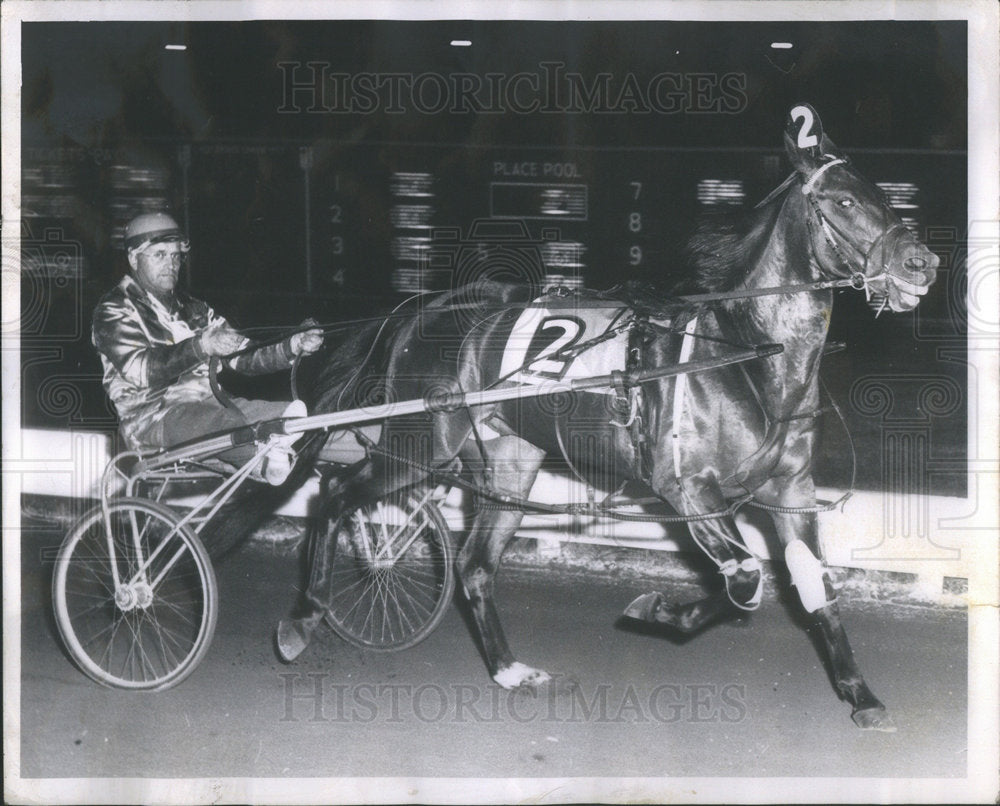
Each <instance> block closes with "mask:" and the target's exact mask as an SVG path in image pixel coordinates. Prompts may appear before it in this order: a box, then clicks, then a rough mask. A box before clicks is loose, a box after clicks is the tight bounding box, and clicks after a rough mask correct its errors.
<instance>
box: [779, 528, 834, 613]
mask: <svg viewBox="0 0 1000 806" xmlns="http://www.w3.org/2000/svg"><path fill="white" fill-rule="evenodd" d="M785 562H786V563H787V564H788V572H789V573H790V574H791V575H792V584H793V585H794V586H795V589H796V590H797V591H798V592H799V598H800V599H801V600H802V606H803V607H804V608H805V609H806V612H807V613H815V612H816V611H817V610H819V609H821V608H823V607H826V606H827V605H829V604H833V602H831V601H828V600H827V598H826V583H825V581H824V579H823V577H824V576H826V568H824V567H823V563H821V562H820V561H819V560H818V559H817V558H816V555H815V554H813V553H812V551H810V550H809V546H807V545H806V544H805V543H804V542H802V541H801V540H793V541H792V542H791V543H789V544H788V545H787V546H786V547H785Z"/></svg>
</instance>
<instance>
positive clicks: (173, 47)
mask: <svg viewBox="0 0 1000 806" xmlns="http://www.w3.org/2000/svg"><path fill="white" fill-rule="evenodd" d="M163 49H164V50H187V49H188V46H187V45H164V46H163Z"/></svg>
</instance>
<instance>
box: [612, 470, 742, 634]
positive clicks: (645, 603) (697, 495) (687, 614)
mask: <svg viewBox="0 0 1000 806" xmlns="http://www.w3.org/2000/svg"><path fill="white" fill-rule="evenodd" d="M663 487H664V488H665V489H663V492H662V493H661V494H662V496H663V497H664V498H666V499H667V500H668V501H669V502H670V504H671V505H672V506H673V507H674V508H675V509H676V510H677V511H678V512H680V513H682V514H684V515H704V514H709V513H712V512H721V511H723V510H725V509H726V506H727V504H726V500H725V498H724V497H723V495H722V491H721V490H720V489H719V487H718V484H717V483H716V482H715V481H714V480H713V478H711V477H710V476H709V475H696V476H691V477H689V478H687V479H685V480H683V481H682V482H680V483H676V482H674V483H667V484H665V485H663ZM688 528H689V530H690V532H691V537H692V538H693V539H694V541H695V543H696V544H697V545H698V547H699V548H700V549H701V550H702V551H704V552H705V554H706V555H707V556H708V557H709V559H711V560H712V561H713V562H714V563H715V564H716V565H717V566H718V567H719V573H720V574H722V577H723V581H724V587H723V589H722V590H720V591H717V592H715V593H713V594H711V595H709V596H707V597H705V598H703V599H698V600H696V601H694V602H687V603H684V604H671V603H668V602H667V601H666V598H665V596H664V595H663V594H662V593H655V592H654V593H647V594H643V595H642V596H640V597H639V598H637V599H636V600H635V601H633V602H632V603H631V604H630V605H629V606H628V607H627V608H626V609H625V616H627V617H628V618H634V619H638V620H640V621H646V622H652V623H658V624H665V625H668V626H670V627H673V628H675V629H677V630H680V631H681V632H684V633H693V632H696V631H697V630H699V629H701V628H702V627H704V626H705V625H706V624H709V623H711V622H712V621H715V620H717V619H719V618H722V617H726V616H732V615H734V614H735V613H737V612H739V611H751V610H756V609H757V607H758V605H759V604H760V600H761V593H762V579H761V568H760V563H759V562H758V561H757V560H756V558H754V557H745V558H737V557H736V555H735V553H734V552H733V546H737V545H741V544H742V538H741V537H740V534H739V531H738V530H737V528H736V524H735V522H734V521H733V519H732V517H730V516H729V515H721V516H719V517H717V518H711V519H707V520H694V521H691V522H690V523H689V524H688Z"/></svg>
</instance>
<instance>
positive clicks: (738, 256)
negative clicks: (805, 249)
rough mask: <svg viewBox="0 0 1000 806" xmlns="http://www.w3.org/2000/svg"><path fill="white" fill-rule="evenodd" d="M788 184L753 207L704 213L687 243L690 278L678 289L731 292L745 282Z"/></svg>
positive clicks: (685, 256)
mask: <svg viewBox="0 0 1000 806" xmlns="http://www.w3.org/2000/svg"><path fill="white" fill-rule="evenodd" d="M788 187H789V183H788V182H787V181H786V182H785V183H784V184H783V185H782V186H780V187H779V188H777V189H776V190H775V191H774V192H772V193H771V194H769V195H768V196H767V198H765V199H764V201H762V202H761V203H760V204H758V205H757V206H756V207H754V208H752V209H750V210H746V209H742V208H736V209H732V208H730V209H718V208H716V209H713V210H711V211H710V212H707V213H704V214H703V215H702V216H701V218H700V219H699V221H698V223H697V224H696V226H695V230H694V232H693V233H692V235H691V237H690V238H688V241H687V244H686V245H685V248H684V258H685V264H686V267H687V279H685V280H684V281H683V282H682V283H681V284H680V287H679V288H678V289H677V290H678V291H698V292H713V291H731V290H732V289H734V288H736V287H737V286H740V285H742V284H743V282H744V281H745V279H746V276H747V272H748V270H749V267H750V266H751V265H752V263H753V253H754V252H755V251H756V250H757V249H758V248H759V245H760V242H761V238H762V236H764V235H765V234H766V232H767V230H768V229H769V228H770V222H771V220H772V218H773V217H774V215H776V213H777V210H778V209H779V208H780V203H777V202H778V200H779V199H780V200H782V201H783V200H784V197H785V192H786V191H787V189H788Z"/></svg>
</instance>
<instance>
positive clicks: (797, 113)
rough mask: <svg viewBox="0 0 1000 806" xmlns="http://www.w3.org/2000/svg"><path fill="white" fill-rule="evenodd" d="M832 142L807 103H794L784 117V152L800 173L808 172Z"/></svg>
mask: <svg viewBox="0 0 1000 806" xmlns="http://www.w3.org/2000/svg"><path fill="white" fill-rule="evenodd" d="M827 146H830V147H832V146H833V144H832V143H831V142H830V139H829V138H828V137H827V136H826V133H825V132H824V131H823V121H821V120H820V119H819V115H818V114H817V113H816V110H815V109H813V108H812V106H810V105H809V104H796V105H795V106H793V107H792V108H791V109H790V110H789V112H788V117H787V118H786V119H785V152H786V153H787V154H788V159H789V161H790V162H791V163H792V165H794V166H795V169H796V170H797V171H799V172H801V173H810V172H811V171H812V170H813V169H814V168H815V167H816V165H817V164H818V161H819V158H820V157H821V156H822V155H823V154H825V153H828V152H827V148H826V147H827Z"/></svg>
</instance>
